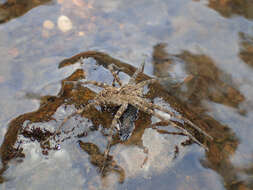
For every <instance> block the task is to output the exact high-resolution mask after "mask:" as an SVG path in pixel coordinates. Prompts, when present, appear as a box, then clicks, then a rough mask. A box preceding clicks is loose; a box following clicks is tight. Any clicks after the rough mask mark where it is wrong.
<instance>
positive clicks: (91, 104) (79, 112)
mask: <svg viewBox="0 0 253 190" xmlns="http://www.w3.org/2000/svg"><path fill="white" fill-rule="evenodd" d="M95 105H100V102H99V101H96V100H95V102H91V103H89V104H87V105H86V106H85V107H84V108H82V109H78V110H77V111H75V112H74V113H72V114H70V115H69V116H67V117H65V118H64V120H63V121H62V122H61V124H60V125H59V127H58V128H57V129H56V131H55V132H54V134H53V136H51V137H49V138H48V139H46V140H44V141H43V142H42V144H45V143H47V142H48V141H49V140H50V139H55V137H56V135H58V134H59V133H60V132H61V129H62V127H63V126H64V124H65V123H66V122H67V121H68V120H69V119H70V118H71V117H73V116H75V115H78V114H82V113H83V112H84V111H86V110H88V109H90V107H92V106H95Z"/></svg>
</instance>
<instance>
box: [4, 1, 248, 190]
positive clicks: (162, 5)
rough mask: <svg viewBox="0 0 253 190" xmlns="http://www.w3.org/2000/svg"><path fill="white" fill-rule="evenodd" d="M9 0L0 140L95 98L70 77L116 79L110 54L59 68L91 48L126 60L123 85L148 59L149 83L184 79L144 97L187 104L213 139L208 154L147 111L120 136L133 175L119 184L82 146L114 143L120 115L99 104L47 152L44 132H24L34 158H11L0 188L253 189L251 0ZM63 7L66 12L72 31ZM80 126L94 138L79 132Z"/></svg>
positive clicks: (119, 147) (51, 124)
mask: <svg viewBox="0 0 253 190" xmlns="http://www.w3.org/2000/svg"><path fill="white" fill-rule="evenodd" d="M11 2H12V1H7V0H4V1H0V23H1V24H0V57H1V64H0V91H1V93H0V107H1V109H0V125H1V128H0V131H1V133H0V141H1V142H6V141H4V137H5V135H6V132H7V131H9V133H10V134H12V132H10V129H12V128H13V129H15V126H17V127H18V126H22V127H23V128H25V127H26V126H29V124H27V123H28V120H30V121H31V123H32V126H35V127H36V126H39V127H40V128H42V129H48V130H49V131H50V130H52V131H53V130H54V129H55V128H56V127H57V126H59V124H60V122H61V120H62V119H63V118H64V117H66V116H67V115H69V114H70V113H72V112H73V111H74V110H75V109H76V108H75V107H74V105H75V106H77V107H78V106H80V105H82V104H83V103H86V102H87V101H88V100H89V99H90V98H91V97H94V94H95V93H96V92H98V91H99V89H98V88H94V87H89V88H80V89H79V88H77V89H75V90H72V91H70V92H69V87H63V86H62V85H61V81H62V80H64V79H66V78H68V77H69V76H70V75H72V77H73V78H74V79H81V78H84V77H86V78H87V79H88V80H97V81H100V82H107V83H108V84H111V82H112V80H113V77H112V76H111V74H110V72H109V71H108V69H106V67H104V65H103V63H102V65H100V64H101V62H103V61H104V60H103V59H104V57H103V58H101V59H100V60H99V61H100V63H99V61H98V60H97V62H96V61H95V60H94V58H95V59H96V54H95V56H90V58H89V59H86V60H84V64H82V65H80V64H79V63H75V64H73V65H68V66H66V67H63V68H58V66H59V63H60V62H61V61H62V60H63V59H66V58H69V57H72V56H74V55H76V54H78V53H80V52H84V51H90V50H96V51H99V52H105V53H106V55H110V56H111V57H113V58H115V59H116V60H121V61H122V62H125V63H127V64H129V65H124V64H121V63H120V64H119V65H120V66H122V68H124V69H125V70H124V71H123V72H120V74H119V76H120V78H121V79H122V80H123V81H124V82H127V81H128V79H129V75H131V74H132V73H133V70H134V67H138V66H139V65H140V64H141V63H142V62H143V61H145V62H146V66H145V70H144V73H145V74H146V75H148V76H146V75H145V76H141V80H142V79H147V78H145V77H150V76H151V77H154V76H156V77H166V76H170V77H172V78H173V79H175V83H176V84H179V83H180V85H179V86H177V87H174V85H175V84H174V81H173V80H172V81H171V82H170V83H165V84H163V86H162V87H160V86H159V88H158V86H152V87H150V88H149V89H146V91H147V98H148V99H150V100H152V101H153V102H155V103H157V104H159V105H162V106H165V107H166V108H167V109H173V110H177V112H181V114H182V115H184V116H187V117H188V118H189V119H191V120H193V121H194V122H196V124H198V125H199V126H200V127H201V128H202V129H203V130H205V131H206V132H208V133H209V134H210V135H211V136H213V137H214V138H215V139H214V140H213V141H209V140H208V141H207V142H205V144H206V146H207V147H208V148H209V151H206V150H204V149H203V147H201V146H198V145H197V144H190V145H188V146H183V145H182V143H183V142H184V141H185V140H187V139H188V138H187V137H186V136H182V135H171V134H168V131H173V132H174V131H176V130H175V129H174V128H172V127H159V130H154V129H152V128H148V126H149V125H150V124H151V123H152V122H156V121H158V119H156V118H155V117H150V116H148V115H147V114H144V113H143V112H140V113H139V114H138V119H137V121H136V122H135V125H136V128H135V131H134V132H133V134H132V136H131V138H130V139H129V140H128V141H126V142H124V143H119V142H116V143H115V145H114V146H113V147H112V149H111V152H110V155H112V156H113V159H114V160H115V162H116V164H117V165H119V166H120V167H122V168H123V170H124V172H125V180H124V182H123V183H119V174H118V173H117V172H108V173H109V174H108V175H107V176H106V177H102V176H101V175H100V174H99V172H98V167H97V166H95V165H94V164H92V160H91V158H93V157H92V156H94V155H95V154H88V153H87V152H85V151H84V150H82V149H81V148H80V146H79V144H78V140H82V141H84V142H89V143H93V144H94V145H96V146H97V147H98V148H99V149H100V151H101V152H102V151H103V150H104V149H105V147H106V143H107V139H106V137H105V134H104V133H105V132H104V128H105V127H108V125H110V122H111V119H112V115H111V113H112V112H113V111H110V110H109V111H108V110H107V111H105V112H103V110H100V109H99V108H97V109H95V110H93V111H94V113H93V112H92V113H89V114H90V115H84V117H81V116H76V117H74V118H71V119H70V121H68V126H71V127H70V128H71V129H72V128H73V131H71V132H70V133H68V135H67V136H64V135H62V136H61V137H60V138H61V140H62V139H64V138H65V137H66V138H67V137H70V138H68V139H66V140H64V142H63V143H62V144H61V147H60V150H50V151H49V153H48V155H45V154H43V151H42V149H41V148H40V145H39V141H40V140H41V139H35V140H33V141H32V140H31V138H28V136H26V138H25V137H24V136H22V135H19V136H18V141H19V142H16V144H15V146H17V144H18V143H20V144H22V148H23V153H25V158H21V157H18V158H15V159H11V160H8V164H7V165H8V169H7V170H6V171H4V173H3V174H2V178H1V182H2V183H1V184H0V189H4V190H5V189H36V190H37V189H45V188H46V189H107V188H108V189H111V188H112V189H153V188H158V187H159V189H168V187H169V188H170V189H180V190H181V189H187V190H188V189H210V190H211V189H217V190H219V189H221V190H223V189H231V190H232V189H252V188H253V178H252V167H253V166H252V159H253V155H252V152H253V143H252V140H251V139H252V138H251V137H252V136H253V129H252V121H253V113H252V110H253V102H252V101H253V100H252V96H253V85H252V84H253V75H252V65H253V61H252V60H253V22H252V18H253V16H252V12H253V3H252V2H251V1H250V0H243V1H236V0H234V1H233V0H228V1H222V0H215V1H211V0H210V1H207V0H203V1H202V0H200V1H189V0H180V1H178V0H170V1H164V0H163V1H162V0H158V1H155V2H154V1H147V0H145V1H144V0H139V1H114V0H110V1H85V0H72V1H69V0H58V1H49V0H40V1H38V0H37V1H33V0H27V1H20V2H19V3H11ZM62 15H64V16H67V17H68V18H69V20H67V21H66V20H65V24H66V26H64V27H63V28H61V27H62V26H60V25H61V24H59V22H60V21H59V18H60V17H61V16H62ZM61 18H62V17H61ZM46 21H47V22H46ZM70 22H71V24H70ZM63 23H64V22H63ZM101 60H102V61H101ZM114 61H115V60H114ZM104 62H105V65H106V64H108V63H109V62H110V61H108V62H106V61H104ZM131 66H133V67H131ZM80 70H82V71H83V72H84V73H82V72H81V71H80ZM79 71H80V72H79ZM78 72H79V73H78ZM181 83H182V84H181ZM65 88H66V89H65ZM70 89H72V87H71V88H70ZM60 91H61V92H66V94H64V93H63V94H61V93H59V92H60ZM67 92H69V94H68V93H67ZM82 93H83V94H84V95H85V96H82ZM79 96H80V97H79ZM52 97H53V98H52ZM70 97H73V99H72V100H69V98H70ZM66 102H67V103H66ZM43 106H44V107H43ZM43 109H44V110H46V112H48V113H46V112H43ZM38 110H39V111H38ZM34 111H35V112H34ZM50 111H51V112H52V115H53V118H54V119H55V120H53V119H50V117H49V115H50V114H51V112H50ZM49 112H50V113H49ZM23 114H25V115H23ZM87 118H88V119H87ZM10 126H13V127H10ZM94 126H96V128H95V129H94ZM8 127H9V130H8ZM29 127H31V126H29ZM67 129H68V128H67V126H66V127H65V128H64V130H67ZM83 131H84V132H85V134H86V133H87V135H84V136H83V137H76V136H77V134H80V133H82V132H83ZM23 134H24V133H23ZM26 135H27V133H26ZM33 135H34V133H33ZM29 137H30V136H29ZM5 139H7V137H5ZM21 141H22V142H21ZM176 147H177V148H176ZM16 148H17V147H16ZM1 149H3V145H2V147H1ZM177 149H178V153H176V152H177V151H176V150H177ZM146 150H148V152H147V151H146ZM96 155H99V154H96ZM1 157H2V160H3V156H1ZM14 157H15V156H14ZM21 161H22V162H21Z"/></svg>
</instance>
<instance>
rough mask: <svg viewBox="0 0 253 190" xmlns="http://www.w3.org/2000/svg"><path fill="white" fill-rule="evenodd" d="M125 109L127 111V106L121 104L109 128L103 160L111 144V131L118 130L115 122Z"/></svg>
mask: <svg viewBox="0 0 253 190" xmlns="http://www.w3.org/2000/svg"><path fill="white" fill-rule="evenodd" d="M126 109H127V104H122V105H121V106H120V108H119V109H118V111H117V113H116V114H115V116H114V118H113V120H112V125H111V128H110V135H109V137H108V143H107V147H106V150H105V153H104V155H105V158H107V156H108V154H109V152H110V148H111V143H112V136H113V129H114V128H116V129H117V130H119V128H117V122H118V120H119V118H120V117H121V116H122V114H123V113H124V111H125V110H126Z"/></svg>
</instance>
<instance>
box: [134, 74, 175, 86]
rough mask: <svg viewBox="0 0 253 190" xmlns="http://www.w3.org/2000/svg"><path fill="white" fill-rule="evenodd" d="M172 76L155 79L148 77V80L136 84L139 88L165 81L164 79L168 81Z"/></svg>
mask: <svg viewBox="0 0 253 190" xmlns="http://www.w3.org/2000/svg"><path fill="white" fill-rule="evenodd" d="M170 79H171V77H164V78H153V79H148V80H145V81H142V82H140V83H138V84H137V85H136V87H137V88H141V87H143V86H145V85H149V84H154V83H159V82H163V81H168V80H170Z"/></svg>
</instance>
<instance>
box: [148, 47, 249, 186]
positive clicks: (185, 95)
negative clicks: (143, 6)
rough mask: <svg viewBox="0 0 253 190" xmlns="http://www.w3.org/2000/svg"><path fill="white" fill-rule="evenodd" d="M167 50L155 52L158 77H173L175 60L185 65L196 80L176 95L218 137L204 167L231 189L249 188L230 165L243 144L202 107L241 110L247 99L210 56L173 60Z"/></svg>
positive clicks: (156, 48)
mask: <svg viewBox="0 0 253 190" xmlns="http://www.w3.org/2000/svg"><path fill="white" fill-rule="evenodd" d="M165 47H166V45H165V44H158V45H156V46H155V48H154V52H153V64H154V71H155V73H156V75H157V76H158V77H159V76H164V75H165V73H169V72H168V69H169V68H170V67H171V65H172V64H173V57H176V58H177V59H174V61H175V60H176V61H177V63H179V64H184V68H185V69H186V72H187V74H189V75H191V76H192V77H191V78H190V80H187V81H186V82H185V83H184V84H183V85H185V86H187V88H186V89H185V88H184V89H183V85H182V86H181V88H180V87H179V88H178V87H177V88H175V89H174V90H173V94H174V95H175V96H177V97H180V99H182V100H184V101H185V102H186V103H187V104H188V106H189V107H191V108H192V109H193V110H195V111H196V112H197V113H196V114H198V115H202V117H201V120H202V122H203V124H205V125H208V126H209V128H210V131H209V133H210V132H211V131H212V132H213V134H212V136H214V137H216V139H215V140H216V143H211V144H210V151H208V152H207V154H206V156H207V158H206V160H205V161H203V162H202V164H203V166H204V167H208V168H212V169H213V170H215V171H217V172H218V173H219V174H220V175H221V176H222V177H223V180H224V182H225V184H226V185H225V186H226V188H227V189H240V188H246V186H247V185H246V184H247V183H248V180H246V181H242V180H241V179H240V178H239V177H238V172H239V170H241V169H238V168H236V167H235V166H233V164H232V163H231V161H230V157H231V156H233V155H234V153H235V151H236V149H237V147H238V144H239V140H238V138H237V137H236V134H234V133H233V132H232V131H230V129H229V127H228V126H223V125H222V124H220V123H219V122H217V121H215V120H213V119H212V118H210V117H208V116H206V115H204V113H205V112H206V110H205V105H202V103H203V100H209V101H214V102H217V103H220V104H224V105H227V106H232V107H235V108H237V107H238V105H239V103H241V102H242V101H244V99H245V98H244V96H243V95H242V94H241V93H240V92H239V91H238V90H237V89H236V88H235V84H233V81H232V78H231V77H230V76H229V75H227V74H225V73H223V72H222V71H220V70H219V69H218V68H217V67H216V66H215V64H214V63H213V61H212V60H211V59H210V58H208V57H207V56H205V55H194V54H191V53H190V52H186V51H184V52H182V53H181V54H180V55H170V56H169V55H168V54H167V53H166V51H165ZM178 58H179V59H178ZM163 72H164V73H163ZM182 89H183V90H182ZM210 134H211V133H210ZM245 173H246V172H245ZM248 175H249V174H248Z"/></svg>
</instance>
